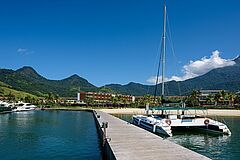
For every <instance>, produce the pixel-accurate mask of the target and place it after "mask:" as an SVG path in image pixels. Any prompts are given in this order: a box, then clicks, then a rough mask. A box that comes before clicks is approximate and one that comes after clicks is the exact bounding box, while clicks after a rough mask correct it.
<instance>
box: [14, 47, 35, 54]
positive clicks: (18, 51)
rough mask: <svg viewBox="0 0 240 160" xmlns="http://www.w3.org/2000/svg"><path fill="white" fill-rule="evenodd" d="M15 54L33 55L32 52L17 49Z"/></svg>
mask: <svg viewBox="0 0 240 160" xmlns="http://www.w3.org/2000/svg"><path fill="white" fill-rule="evenodd" d="M17 53H19V54H22V55H28V54H32V53H34V51H29V50H28V49H26V48H18V49H17Z"/></svg>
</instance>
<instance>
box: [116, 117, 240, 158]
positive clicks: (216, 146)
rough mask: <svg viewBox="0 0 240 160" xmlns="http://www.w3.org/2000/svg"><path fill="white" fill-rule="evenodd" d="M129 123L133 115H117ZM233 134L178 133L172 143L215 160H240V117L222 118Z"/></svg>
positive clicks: (171, 138) (170, 138)
mask: <svg viewBox="0 0 240 160" xmlns="http://www.w3.org/2000/svg"><path fill="white" fill-rule="evenodd" d="M115 116H116V117H119V118H121V119H123V120H126V121H128V122H130V121H131V117H132V115H115ZM221 119H224V120H225V122H226V124H227V125H228V127H229V129H230V130H231V132H232V135H231V136H225V135H216V134H210V133H206V132H202V133H199V132H191V133H177V134H176V135H174V136H173V137H168V138H167V139H169V140H170V141H173V142H175V143H177V144H180V145H182V146H184V147H186V148H189V149H191V150H193V151H196V152H198V153H200V154H203V155H205V156H207V157H209V158H211V159H214V160H239V159H240V117H221Z"/></svg>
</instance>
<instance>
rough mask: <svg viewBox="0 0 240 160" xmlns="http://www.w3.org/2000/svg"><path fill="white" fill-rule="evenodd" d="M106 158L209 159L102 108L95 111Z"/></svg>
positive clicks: (122, 159)
mask: <svg viewBox="0 0 240 160" xmlns="http://www.w3.org/2000/svg"><path fill="white" fill-rule="evenodd" d="M93 114H94V117H95V120H96V124H97V129H98V132H99V134H100V136H101V139H102V145H103V148H104V149H103V154H104V155H103V156H104V159H117V160H146V159H147V160H153V159H154V160H155V159H163V160H183V159H184V160H192V159H194V160H209V158H207V157H205V156H203V155H201V154H198V153H196V152H194V151H191V150H189V149H187V148H184V147H182V146H180V145H178V144H175V143H173V142H171V141H169V140H167V139H163V138H161V137H160V136H158V135H156V134H153V133H151V132H149V131H146V130H144V129H142V128H139V127H137V126H135V125H132V124H130V123H128V122H126V121H123V120H121V119H119V118H117V117H114V116H112V115H110V114H108V113H105V112H102V111H94V112H93Z"/></svg>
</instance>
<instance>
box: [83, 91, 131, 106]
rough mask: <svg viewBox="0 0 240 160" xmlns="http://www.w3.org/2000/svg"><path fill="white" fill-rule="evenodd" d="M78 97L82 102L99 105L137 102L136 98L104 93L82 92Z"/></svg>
mask: <svg viewBox="0 0 240 160" xmlns="http://www.w3.org/2000/svg"><path fill="white" fill-rule="evenodd" d="M78 97H79V99H80V100H81V101H84V102H88V101H92V102H98V103H114V102H116V103H132V102H135V97H134V96H131V95H122V94H111V93H102V92H80V95H79V93H78Z"/></svg>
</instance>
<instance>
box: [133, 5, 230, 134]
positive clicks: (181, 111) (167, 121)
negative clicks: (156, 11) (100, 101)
mask: <svg viewBox="0 0 240 160" xmlns="http://www.w3.org/2000/svg"><path fill="white" fill-rule="evenodd" d="M166 15H167V7H166V1H164V23H163V24H164V25H163V36H162V45H163V46H162V55H161V61H159V62H161V64H162V66H161V67H162V94H161V97H162V100H163V98H164V96H165V95H164V85H165V84H164V82H165V79H164V74H165V54H166ZM159 64H160V63H159ZM159 68H160V65H159V67H158V73H157V80H156V88H155V96H156V92H157V83H158V77H159ZM162 104H163V103H162ZM146 108H148V109H149V107H146ZM148 109H147V113H148ZM152 109H153V108H152ZM155 110H157V111H160V112H161V113H160V114H150V115H147V116H145V115H133V117H132V123H133V124H135V125H137V126H139V127H141V128H144V129H147V130H150V131H152V132H154V133H158V134H163V135H166V136H173V133H174V132H175V131H177V130H186V129H187V130H189V129H202V130H206V131H211V132H215V133H221V134H227V135H231V131H230V130H229V129H228V127H227V126H226V125H225V124H224V123H222V122H219V121H216V120H213V119H210V118H207V117H206V114H205V116H199V115H198V114H197V112H196V111H197V110H202V111H203V112H206V110H204V109H196V108H195V109H192V108H186V107H185V105H184V103H182V106H181V107H178V108H176V107H164V105H163V106H161V107H158V108H155ZM191 111H194V113H192V112H191Z"/></svg>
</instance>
